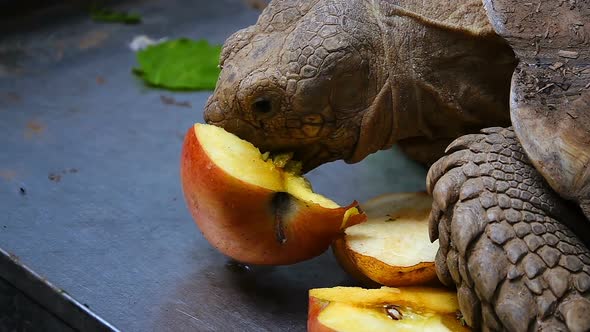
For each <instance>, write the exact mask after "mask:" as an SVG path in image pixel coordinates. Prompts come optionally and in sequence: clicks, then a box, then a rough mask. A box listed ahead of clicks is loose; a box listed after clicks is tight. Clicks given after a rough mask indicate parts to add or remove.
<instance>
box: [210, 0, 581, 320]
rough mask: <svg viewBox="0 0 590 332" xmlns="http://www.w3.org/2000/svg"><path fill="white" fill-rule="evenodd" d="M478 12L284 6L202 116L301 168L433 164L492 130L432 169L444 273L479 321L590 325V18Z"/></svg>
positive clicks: (506, 5)
mask: <svg viewBox="0 0 590 332" xmlns="http://www.w3.org/2000/svg"><path fill="white" fill-rule="evenodd" d="M484 3H485V9H484V7H483V6H482V4H481V2H480V1H479V0H462V1H451V0H438V1H433V0H431V1H423V0H400V1H393V0H390V1H377V0H374V1H370V0H365V1H352V0H351V1H337V0H314V1H303V0H300V1H296V0H293V1H286V0H283V1H273V2H272V3H271V4H270V5H269V7H268V8H267V9H266V10H265V11H264V12H263V13H262V15H261V17H260V19H259V21H258V23H257V24H256V25H254V26H252V27H249V28H246V29H244V30H241V31H239V32H237V33H236V34H234V35H233V36H232V37H230V38H229V39H228V41H227V42H226V44H225V47H224V51H223V54H222V59H221V65H222V67H223V70H222V73H221V76H220V79H219V82H218V86H217V88H216V90H215V93H214V95H213V96H212V97H211V99H210V100H209V103H208V105H207V110H206V114H205V119H206V120H207V122H209V123H213V124H217V125H220V126H222V127H225V128H226V129H227V130H229V131H232V132H234V133H236V134H237V135H238V136H241V137H242V138H245V139H247V140H250V141H252V142H253V143H254V144H256V145H257V146H259V147H260V148H261V149H262V150H271V151H281V150H294V151H296V154H297V157H298V158H299V159H301V160H303V161H304V165H305V168H306V170H309V169H312V168H314V167H316V166H318V165H320V164H322V163H325V162H328V161H331V160H336V159H344V160H346V161H347V162H356V161H359V160H361V159H363V158H364V157H365V156H367V155H368V154H370V153H373V152H375V151H377V150H380V149H387V148H389V147H390V146H391V145H392V144H394V143H397V144H399V145H400V146H401V147H402V148H403V149H404V150H405V151H406V152H408V153H409V155H410V156H411V157H413V158H415V159H418V160H420V161H423V162H426V163H430V162H433V161H435V160H437V159H438V158H439V157H441V156H442V154H443V150H444V147H445V146H447V145H448V143H449V142H451V141H452V140H453V139H454V138H456V137H460V136H462V135H465V134H467V133H474V132H477V131H478V130H479V129H481V128H485V127H490V126H492V127H494V128H488V129H486V130H484V131H483V132H482V133H481V134H471V135H466V136H463V137H460V138H459V139H457V140H456V141H455V142H453V143H452V144H451V145H450V146H449V148H448V150H447V153H449V154H448V155H447V156H445V157H443V158H442V159H440V160H439V161H438V162H436V163H435V164H434V165H433V167H432V168H431V170H430V172H429V176H428V180H427V183H428V188H429V190H430V191H431V193H433V196H434V204H433V210H432V214H431V237H432V238H433V239H434V238H437V237H438V238H439V239H440V245H441V248H440V251H439V253H438V255H437V259H436V264H437V269H438V273H439V277H440V279H441V281H443V282H444V283H445V284H447V285H449V286H453V285H454V286H456V287H457V289H458V298H459V302H460V307H461V310H462V312H463V314H464V316H465V318H466V321H467V322H468V324H469V325H471V326H473V327H476V328H481V329H482V330H488V331H503V330H508V331H532V330H546V331H555V330H571V331H586V330H589V329H590V300H589V298H590V293H589V290H590V252H589V251H588V249H587V247H586V246H584V244H583V243H582V242H581V240H580V239H579V238H583V239H586V241H587V240H588V239H590V236H589V233H590V232H589V231H588V230H589V229H590V228H588V227H587V222H588V220H586V218H588V216H590V171H588V169H589V168H588V164H589V162H590V152H589V151H590V149H589V148H588V146H590V92H589V91H588V90H587V89H588V86H586V84H587V83H588V81H589V79H590V68H588V64H589V63H590V60H589V52H590V46H589V44H588V43H589V42H590V20H589V19H588V10H590V6H589V5H588V0H568V1H561V2H558V1H550V0H540V1H539V2H531V3H528V2H516V1H509V0H484ZM486 10H487V16H486ZM488 16H489V21H488ZM490 22H491V25H490ZM494 30H495V31H496V32H498V34H499V35H500V36H502V37H503V38H504V39H500V38H499V37H498V36H497V35H496V34H495V33H494ZM541 30H543V31H541ZM504 40H505V41H506V42H507V43H508V44H506V42H505V41H504ZM508 45H509V46H510V47H509V46H508ZM513 50H514V51H513ZM559 50H569V51H576V52H578V58H577V59H570V60H568V61H565V59H563V58H559V57H558V55H556V54H558V51H559ZM514 54H516V56H517V57H518V58H519V60H520V63H519V64H518V67H517V68H516V71H515V74H514V76H513V79H512V82H510V77H511V76H512V73H513V70H514V68H515V66H516V61H515V58H514ZM569 55H570V56H571V53H569ZM558 59H561V60H564V61H563V62H564V64H563V65H562V67H561V69H559V68H558V69H557V70H555V69H551V68H550V67H549V66H550V65H551V64H554V63H555V62H557V60H558ZM551 83H553V84H552V85H551ZM547 85H549V86H547ZM510 88H511V90H512V91H511V92H510V93H509V90H510ZM508 105H510V107H508ZM509 114H510V117H511V121H512V125H513V128H514V129H512V127H510V128H500V127H495V126H502V127H506V126H508V125H509V124H508V123H509V122H508V115H509ZM563 198H565V199H567V200H570V201H571V202H566V201H565V200H564V199H563ZM580 208H581V209H580ZM584 213H585V214H586V217H584Z"/></svg>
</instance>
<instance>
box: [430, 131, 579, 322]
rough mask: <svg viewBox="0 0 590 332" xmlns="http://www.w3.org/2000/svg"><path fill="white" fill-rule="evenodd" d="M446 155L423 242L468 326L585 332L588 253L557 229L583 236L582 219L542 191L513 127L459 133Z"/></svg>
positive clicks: (434, 173)
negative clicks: (431, 245)
mask: <svg viewBox="0 0 590 332" xmlns="http://www.w3.org/2000/svg"><path fill="white" fill-rule="evenodd" d="M447 152H448V153H449V155H448V156H446V157H444V158H442V159H440V160H439V161H437V162H436V163H435V164H434V165H433V166H432V167H431V168H430V171H429V174H428V179H427V183H428V187H429V190H430V191H431V193H432V194H433V198H434V203H433V210H432V212H431V238H432V239H435V238H438V239H439V243H440V250H439V252H438V254H437V257H436V266H437V273H438V275H439V279H440V280H441V281H442V282H443V283H444V284H446V285H449V286H453V285H456V286H457V290H458V292H457V295H458V299H459V305H460V308H461V311H462V313H463V316H464V318H465V320H466V322H467V324H469V325H470V326H472V327H475V328H484V329H487V330H491V331H503V330H508V331H537V330H544V331H565V330H568V329H569V330H571V331H587V329H588V328H590V301H589V300H588V298H589V297H590V251H589V250H588V249H587V248H586V246H584V244H583V243H582V242H581V241H580V240H579V239H578V238H577V237H576V235H574V233H572V231H570V229H568V228H567V227H566V226H565V225H564V223H567V224H568V225H570V226H573V227H572V228H574V229H575V230H576V233H577V234H578V235H580V233H583V234H585V235H586V236H587V235H588V230H587V227H585V225H584V223H587V221H586V220H585V218H584V217H583V215H581V213H575V212H574V211H573V209H572V206H571V205H567V204H566V203H565V202H564V201H563V200H562V199H560V198H559V197H558V196H557V195H556V194H555V193H554V192H553V191H552V190H551V189H550V187H549V186H548V185H547V184H546V182H545V181H544V179H543V178H542V177H541V176H540V174H539V173H538V172H537V171H536V170H535V168H534V167H532V166H531V164H530V163H529V160H528V158H527V156H526V154H525V153H524V151H523V149H522V147H521V145H520V144H519V142H518V140H517V139H516V136H515V135H514V132H513V131H512V129H511V128H510V129H503V128H489V129H486V130H484V131H483V133H482V134H472V135H467V136H463V137H461V138H459V139H457V140H456V141H455V142H453V143H452V144H451V145H450V146H449V148H448V150H447ZM576 212H577V211H576ZM577 225H582V227H579V228H576V226H577ZM584 227H585V228H584ZM566 326H567V329H566Z"/></svg>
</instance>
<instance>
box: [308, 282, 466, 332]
mask: <svg viewBox="0 0 590 332" xmlns="http://www.w3.org/2000/svg"><path fill="white" fill-rule="evenodd" d="M458 313H459V305H458V303H457V297H456V295H455V293H454V292H453V291H450V290H446V289H436V288H424V287H408V288H389V287H382V288H380V289H362V288H358V287H334V288H318V289H312V290H310V292H309V310H308V320H307V331H308V332H365V331H367V332H368V331H371V332H372V331H392V332H393V331H396V332H397V331H469V329H468V328H467V327H465V326H463V324H462V323H461V321H460V320H459V319H458Z"/></svg>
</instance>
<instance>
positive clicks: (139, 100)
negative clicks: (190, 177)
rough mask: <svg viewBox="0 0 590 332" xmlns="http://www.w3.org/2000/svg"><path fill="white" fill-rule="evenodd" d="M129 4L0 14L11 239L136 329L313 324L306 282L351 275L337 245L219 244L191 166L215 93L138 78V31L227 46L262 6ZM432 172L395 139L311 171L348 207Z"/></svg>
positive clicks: (40, 269)
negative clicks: (241, 252) (328, 248)
mask: <svg viewBox="0 0 590 332" xmlns="http://www.w3.org/2000/svg"><path fill="white" fill-rule="evenodd" d="M119 6H120V7H119V9H127V10H132V11H134V12H138V13H140V14H141V15H142V17H143V23H142V24H140V25H135V26H127V25H120V24H99V23H95V22H92V21H91V20H90V19H89V18H88V16H87V14H85V13H84V12H83V11H79V10H76V9H72V8H69V7H64V6H60V7H56V8H53V7H50V8H46V9H44V10H43V11H41V12H39V13H36V14H35V15H29V16H27V17H24V18H11V19H8V20H6V19H3V20H2V21H1V22H0V216H1V217H0V247H1V248H3V249H4V250H6V251H9V252H11V253H13V254H14V255H16V256H18V257H19V259H20V262H24V263H25V264H27V265H28V266H29V267H30V268H32V269H33V270H35V271H36V272H37V273H39V274H40V275H41V276H43V277H45V278H46V279H47V280H49V281H51V282H52V283H53V284H54V285H56V287H54V288H51V287H49V289H53V291H55V290H56V289H63V290H65V291H67V293H68V294H70V295H71V297H73V298H75V299H77V300H78V301H79V302H80V303H84V304H85V305H87V306H88V309H89V310H90V311H92V312H94V313H95V314H97V315H98V316H100V317H102V318H103V319H105V320H106V321H108V322H110V323H112V324H113V325H114V326H116V327H117V328H119V329H121V330H124V331H195V330H197V331H236V330H240V331H265V330H268V331H301V330H305V324H306V313H307V291H308V289H309V288H313V287H328V286H335V285H352V284H354V282H353V281H352V280H351V279H349V278H348V277H347V276H346V275H345V274H344V273H343V272H342V271H341V270H340V269H339V267H338V265H337V263H336V262H335V260H334V259H333V257H332V255H331V254H330V253H326V254H324V255H322V256H320V257H318V258H316V259H313V260H311V261H308V262H305V263H301V264H296V265H292V266H283V267H249V268H244V267H240V266H237V265H233V264H229V263H228V260H227V259H226V258H225V257H223V256H222V255H221V254H219V253H217V252H216V251H215V250H214V249H213V248H211V247H210V246H209V244H208V243H207V242H206V241H205V240H204V238H203V237H202V236H201V234H200V232H199V230H198V229H197V227H196V226H195V224H194V223H193V221H192V219H191V217H190V216H189V214H188V212H187V209H186V207H185V203H184V200H183V197H182V192H181V189H180V183H179V174H178V168H179V155H180V148H181V142H182V137H183V135H184V133H185V131H186V130H187V128H189V126H191V125H192V123H194V122H200V121H202V108H203V106H204V103H205V101H206V98H207V97H208V95H209V94H210V92H195V93H171V92H168V91H163V90H157V89H152V88H148V87H146V86H145V85H143V84H142V83H141V82H140V81H139V80H137V78H135V77H134V76H133V75H132V74H131V68H132V67H133V66H134V65H135V57H134V54H133V53H132V52H131V51H130V50H129V48H128V43H129V42H130V41H131V40H132V39H133V37H134V36H137V35H141V34H145V35H148V36H150V37H154V38H160V37H170V38H176V37H183V36H185V37H191V38H206V39H208V40H210V41H212V42H216V43H222V42H223V41H224V40H225V38H227V37H228V36H229V35H230V34H231V33H232V32H234V31H236V30H237V29H239V28H242V27H245V26H247V25H250V24H252V23H254V22H255V21H256V18H257V16H258V14H259V13H258V12H257V11H255V10H253V9H251V8H249V7H248V6H247V5H245V3H244V2H242V1H239V0H234V1H232V0H217V1H188V0H175V1H164V0H151V1H148V0H146V1H127V2H125V3H123V4H120V5H119ZM167 98H173V99H174V100H176V101H178V102H181V104H182V102H185V101H187V102H188V103H190V107H185V106H178V105H173V104H169V103H166V100H167ZM424 176H425V170H424V169H423V168H421V167H418V166H417V165H415V164H413V163H412V162H410V161H408V160H406V159H405V158H404V157H402V156H401V155H400V154H399V153H398V152H396V151H394V152H391V151H383V152H381V153H378V154H375V155H372V156H370V157H369V158H367V159H366V160H365V161H363V162H362V163H359V164H356V165H346V164H344V163H342V162H335V163H331V164H328V165H324V166H322V167H320V168H319V169H317V170H314V171H313V172H311V173H310V174H309V178H310V180H311V181H312V183H313V184H314V188H315V189H316V191H318V192H320V193H322V194H325V195H327V196H329V197H331V198H333V199H335V200H336V201H337V202H339V203H341V204H345V203H349V202H350V201H352V200H353V199H357V200H359V201H363V200H365V199H368V198H370V197H371V196H375V195H378V194H382V193H386V192H395V191H415V190H423V189H424ZM21 188H22V189H21ZM17 268H18V264H12V265H11V264H10V262H8V264H7V265H5V267H3V269H2V270H0V277H1V278H4V279H5V280H9V279H8V277H7V276H8V275H9V274H10V273H11V272H10V271H12V269H17ZM13 286H18V285H13ZM21 287H26V286H21ZM32 294H33V297H34V296H35V293H34V292H33V293H32ZM58 302H59V301H58ZM55 303H57V302H55ZM56 305H57V304H56ZM48 306H49V307H51V302H50V303H49V304H48ZM73 307H75V306H73ZM47 309H48V310H50V311H52V312H53V313H55V312H56V310H55V308H47ZM80 314H88V313H86V312H82V313H80Z"/></svg>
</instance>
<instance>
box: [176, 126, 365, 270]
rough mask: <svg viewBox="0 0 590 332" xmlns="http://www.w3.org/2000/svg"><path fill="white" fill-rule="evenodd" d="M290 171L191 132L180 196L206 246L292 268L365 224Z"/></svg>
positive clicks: (196, 129)
mask: <svg viewBox="0 0 590 332" xmlns="http://www.w3.org/2000/svg"><path fill="white" fill-rule="evenodd" d="M286 159H288V158H286ZM292 166H293V163H289V162H288V161H286V160H285V158H275V159H274V160H273V158H269V157H268V154H265V155H264V156H263V155H262V154H261V153H260V151H259V150H258V149H257V148H256V147H255V146H254V145H252V144H251V143H249V142H247V141H244V140H241V139H240V138H238V137H237V136H235V135H233V134H231V133H229V132H227V131H225V130H224V129H222V128H219V127H216V126H211V125H204V124H196V125H194V126H193V127H192V128H190V129H189V130H188V132H187V134H186V136H185V140H184V145H183V149H182V156H181V167H180V175H181V182H182V189H183V191H184V197H185V199H186V202H187V205H188V208H189V210H190V212H191V214H192V216H193V218H194V219H195V221H196V223H197V225H198V226H199V228H200V229H201V231H202V233H203V235H204V236H205V238H206V239H207V240H208V241H209V243H211V244H212V245H213V246H214V247H216V248H217V249H218V250H220V251H221V252H222V253H224V254H225V255H227V256H229V257H232V258H234V259H235V260H237V261H240V262H243V263H248V264H273V265H275V264H291V263H295V262H299V261H303V260H306V259H309V258H312V257H314V256H317V255H319V254H321V253H322V252H324V251H325V250H326V249H327V248H328V247H329V246H330V244H331V243H332V241H333V240H334V239H335V238H336V237H337V236H338V235H339V234H341V232H342V230H343V229H344V227H345V226H348V225H354V224H358V223H359V222H362V221H364V220H365V219H366V217H365V215H364V214H362V213H360V212H359V210H358V209H357V208H356V206H357V204H356V202H354V203H352V204H351V205H350V206H347V207H340V206H339V205H338V204H336V203H335V202H333V201H331V200H329V199H328V198H326V197H323V196H321V195H319V194H316V193H314V192H313V191H312V188H311V186H310V184H309V182H308V181H307V180H305V179H304V178H303V177H301V176H299V175H298V174H296V170H297V167H292ZM289 170H291V171H289ZM293 170H294V171H293Z"/></svg>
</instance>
